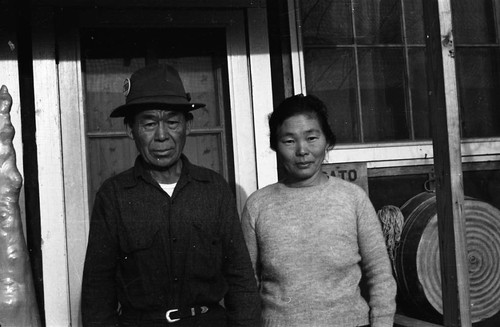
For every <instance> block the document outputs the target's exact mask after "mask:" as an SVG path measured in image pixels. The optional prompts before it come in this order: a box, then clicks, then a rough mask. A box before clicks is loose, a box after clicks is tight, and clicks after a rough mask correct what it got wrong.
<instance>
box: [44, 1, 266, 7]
mask: <svg viewBox="0 0 500 327" xmlns="http://www.w3.org/2000/svg"><path fill="white" fill-rule="evenodd" d="M37 5H54V6H61V7H62V6H64V7H81V6H87V7H97V6H99V7H119V8H125V7H160V8H162V7H163V8H165V7H169V8H192V7H196V8H255V7H265V5H266V2H265V0H71V1H67V0H37Z"/></svg>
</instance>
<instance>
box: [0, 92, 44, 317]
mask: <svg viewBox="0 0 500 327" xmlns="http://www.w3.org/2000/svg"><path fill="white" fill-rule="evenodd" d="M11 107H12V98H11V96H10V94H9V92H8V90H7V87H6V86H5V85H3V86H2V88H1V89H0V325H1V327H7V326H15V327H19V326H41V322H40V316H39V313H38V307H37V303H36V298H35V289H34V284H33V277H32V273H31V266H30V262H29V256H28V251H27V246H26V242H25V239H24V235H23V229H22V222H21V215H20V208H19V202H18V201H19V192H20V189H21V185H22V177H21V174H20V173H19V171H18V170H17V167H16V153H15V150H14V146H13V145H12V140H13V138H14V127H13V126H12V123H11V121H10V109H11Z"/></svg>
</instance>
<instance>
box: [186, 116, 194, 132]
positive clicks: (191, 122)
mask: <svg viewBox="0 0 500 327" xmlns="http://www.w3.org/2000/svg"><path fill="white" fill-rule="evenodd" d="M192 126H193V120H192V119H189V120H188V121H186V135H189V133H191V127H192Z"/></svg>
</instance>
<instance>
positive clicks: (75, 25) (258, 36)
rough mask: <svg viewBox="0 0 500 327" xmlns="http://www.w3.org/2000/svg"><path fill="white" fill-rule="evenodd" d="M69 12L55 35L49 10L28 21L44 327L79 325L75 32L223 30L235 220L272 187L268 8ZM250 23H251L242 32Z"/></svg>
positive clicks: (82, 184)
mask: <svg viewBox="0 0 500 327" xmlns="http://www.w3.org/2000/svg"><path fill="white" fill-rule="evenodd" d="M75 13H78V15H75V16H71V15H68V12H65V15H64V16H65V17H72V18H78V19H72V20H71V21H70V22H69V23H70V24H69V25H67V26H66V25H63V26H64V28H60V27H59V28H58V30H57V31H56V30H55V28H54V27H53V26H56V24H55V21H56V18H55V16H54V12H53V11H52V10H51V9H49V8H46V9H45V10H42V11H38V12H37V13H35V14H34V20H33V21H34V22H35V23H34V24H33V59H34V60H33V74H34V85H35V98H36V99H37V101H36V104H35V107H36V125H37V135H36V140H37V149H38V150H37V155H38V166H39V176H40V177H39V188H40V215H41V217H40V220H41V222H40V224H41V229H42V261H43V277H44V306H45V316H46V324H47V325H48V326H53V325H57V326H60V325H66V326H69V325H73V326H79V325H81V317H80V296H81V281H82V279H81V278H82V272H83V262H84V258H85V251H86V244H87V238H88V226H89V219H90V218H89V215H90V213H89V200H90V199H89V198H88V193H87V190H88V181H87V178H88V177H87V168H88V164H87V155H86V136H85V121H84V118H85V117H84V95H83V87H82V74H81V58H80V54H79V53H80V48H79V37H78V35H79V33H78V29H79V28H84V27H122V26H126V27H134V26H138V27H139V26H140V27H169V26H172V27H174V26H175V27H210V28H213V27H222V28H224V29H225V31H226V37H227V44H226V46H227V65H228V73H229V94H230V110H231V124H232V138H233V149H232V150H233V154H234V168H235V182H236V185H237V187H236V199H237V206H238V209H239V211H240V212H241V209H242V208H243V206H244V203H245V202H246V199H247V197H248V196H249V195H250V194H251V193H252V192H253V191H255V190H256V189H257V188H260V187H262V186H265V185H267V184H270V183H273V182H275V181H276V179H277V169H276V167H277V163H276V158H275V155H274V153H273V152H272V151H271V150H270V149H269V146H268V139H267V132H266V131H267V115H268V114H269V113H270V112H271V111H272V93H271V70H270V58H269V48H268V39H267V21H266V10H265V8H246V9H232V10H209V11H203V10H194V9H193V10H189V11H188V10H181V9H179V10H170V9H165V10H148V9H144V10H140V11H139V10H137V9H135V10H128V11H127V10H125V11H123V10H114V9H100V10H95V9H78V11H75ZM249 20H251V23H249V24H246V22H247V21H249ZM51 22H52V23H51ZM111 22H115V23H111ZM42 25H43V26H42ZM57 26H61V25H57ZM56 49H57V53H56ZM56 58H57V61H56Z"/></svg>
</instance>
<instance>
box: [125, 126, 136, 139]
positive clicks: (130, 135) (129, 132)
mask: <svg viewBox="0 0 500 327" xmlns="http://www.w3.org/2000/svg"><path fill="white" fill-rule="evenodd" d="M125 128H126V130H127V135H128V137H129V138H130V139H131V140H133V139H134V133H133V131H132V128H131V127H130V125H129V124H127V125H125Z"/></svg>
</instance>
